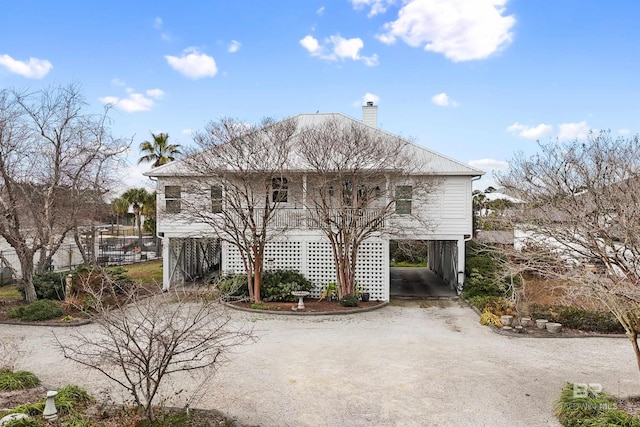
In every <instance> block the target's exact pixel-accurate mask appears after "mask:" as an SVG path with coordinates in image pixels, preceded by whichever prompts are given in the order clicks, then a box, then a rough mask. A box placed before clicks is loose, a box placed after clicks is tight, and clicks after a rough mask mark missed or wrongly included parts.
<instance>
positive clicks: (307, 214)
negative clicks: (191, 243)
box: [230, 208, 385, 230]
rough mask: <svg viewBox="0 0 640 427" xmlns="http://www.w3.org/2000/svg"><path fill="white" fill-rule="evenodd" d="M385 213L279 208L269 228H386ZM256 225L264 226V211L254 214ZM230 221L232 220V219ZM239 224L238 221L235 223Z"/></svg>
mask: <svg viewBox="0 0 640 427" xmlns="http://www.w3.org/2000/svg"><path fill="white" fill-rule="evenodd" d="M384 217H385V214H384V211H383V210H382V209H373V208H365V209H362V208H353V209H352V208H336V209H330V210H328V211H324V212H323V211H311V210H308V209H302V208H278V209H276V210H275V211H274V212H273V213H272V216H271V218H270V220H269V223H268V228H274V229H280V230H285V229H300V230H318V229H320V228H323V227H324V224H327V223H330V224H332V226H333V227H342V228H344V227H351V228H361V227H376V228H384V225H385V221H384ZM254 219H255V223H256V225H257V226H258V227H261V226H262V220H263V218H262V211H260V210H257V211H256V212H255V213H254ZM230 220H232V219H231V218H230ZM234 222H235V223H237V224H239V223H240V221H239V218H238V221H234Z"/></svg>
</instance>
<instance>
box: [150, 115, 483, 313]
mask: <svg viewBox="0 0 640 427" xmlns="http://www.w3.org/2000/svg"><path fill="white" fill-rule="evenodd" d="M293 119H295V120H296V123H297V126H298V127H303V126H304V127H305V128H310V127H314V126H322V124H323V123H324V122H325V121H327V120H334V121H340V122H344V123H345V124H347V125H352V124H354V123H356V124H358V126H362V127H364V128H366V130H367V131H371V132H378V133H380V135H385V136H389V137H393V138H399V137H397V136H395V135H391V134H389V133H387V132H385V131H383V130H380V129H377V106H374V105H373V104H372V103H368V105H365V106H363V121H362V122H361V121H359V120H357V119H354V118H351V117H348V116H346V115H343V114H339V113H329V114H327V113H316V114H300V115H298V116H295V117H294V118H293ZM404 142H405V143H406V144H405V147H406V150H408V152H407V153H408V154H409V155H410V156H411V157H412V158H413V159H414V160H416V161H417V162H418V163H419V165H420V167H418V168H417V169H416V170H415V172H413V174H414V175H415V177H416V178H415V179H417V177H418V176H430V177H437V182H438V185H437V187H436V188H434V189H432V190H433V191H430V192H429V195H428V197H422V196H420V194H422V193H421V192H419V191H415V189H414V191H413V192H412V191H411V190H412V186H411V176H410V177H408V178H407V177H404V178H403V181H402V182H393V178H389V175H385V176H386V183H384V184H382V185H380V186H381V187H383V188H382V191H384V190H385V189H387V190H388V194H395V195H396V198H395V199H394V200H393V203H394V206H395V207H394V208H395V214H394V215H393V216H391V217H389V218H387V220H385V222H384V224H383V225H382V226H381V230H380V232H379V233H377V234H376V235H374V236H372V237H370V238H368V239H367V240H366V241H365V242H364V243H363V244H362V245H361V247H360V251H359V254H358V258H357V273H356V279H357V281H358V284H359V285H360V286H364V287H365V288H366V290H367V291H368V292H369V293H370V294H371V298H372V299H378V300H388V299H389V241H390V240H427V241H429V253H428V260H429V267H430V268H431V269H432V270H433V271H435V272H436V273H437V274H438V275H439V276H441V277H442V278H443V279H444V280H445V282H447V283H448V284H449V285H450V286H451V287H452V288H454V289H457V290H458V291H460V290H461V289H462V286H463V281H464V259H465V241H467V240H469V239H470V238H471V234H472V202H471V194H472V190H471V182H472V180H473V178H474V177H478V176H480V175H482V174H483V172H482V171H480V170H478V169H475V168H472V167H470V166H468V165H466V164H464V163H462V162H459V161H457V160H453V159H451V158H448V157H446V156H443V155H441V154H438V153H435V152H433V151H431V150H428V149H426V148H424V147H421V146H418V145H416V144H413V143H410V142H408V141H404ZM200 155H201V156H204V155H206V154H204V153H201V154H200ZM181 162H182V161H176V162H171V163H169V164H166V165H164V166H161V167H158V168H156V169H153V170H152V171H150V172H148V173H147V174H146V175H148V176H150V177H153V178H154V179H155V180H156V181H157V194H158V199H157V203H158V210H157V231H158V235H159V236H160V237H162V239H163V245H162V246H163V251H164V253H163V259H164V264H163V271H164V274H163V281H164V286H165V287H168V286H170V285H171V284H175V283H181V282H184V281H187V280H191V279H193V278H195V277H199V276H206V275H207V274H208V273H209V272H210V271H211V270H215V269H219V270H221V271H223V272H230V271H233V272H237V273H242V272H244V267H243V263H242V260H241V258H240V253H239V251H238V249H237V248H236V247H234V246H232V245H230V244H228V243H225V242H223V243H219V240H218V239H217V238H216V235H215V233H214V232H213V229H212V227H211V226H210V225H207V224H204V223H199V222H198V221H195V220H190V219H189V217H188V216H187V217H185V216H184V215H182V216H178V215H177V214H178V213H179V212H180V210H181V207H180V206H181V201H183V200H186V199H187V198H189V195H188V192H189V188H188V186H185V185H184V184H183V182H184V179H185V178H184V177H185V176H186V175H185V173H184V170H185V169H184V164H183V163H182V164H181ZM292 163H295V161H294V162H292ZM311 175H312V174H311V173H310V172H309V171H308V170H305V169H304V167H302V166H300V165H299V164H297V165H296V166H295V167H291V168H290V170H289V171H285V173H284V175H283V176H286V179H285V178H277V182H275V184H274V183H273V182H274V181H272V185H275V186H277V188H273V189H272V190H273V192H274V194H275V193H278V195H277V197H280V198H283V197H284V199H283V202H282V203H280V205H279V207H278V212H277V213H276V222H278V223H279V224H282V223H286V224H287V225H288V227H287V229H286V231H285V232H283V233H280V234H279V235H278V236H276V237H275V238H274V240H273V241H270V242H269V243H268V244H267V247H266V249H265V254H264V260H265V266H266V268H267V269H294V270H297V271H300V272H301V273H303V274H304V275H305V276H306V277H307V278H308V279H309V280H311V281H312V282H313V283H314V284H315V285H316V288H317V289H316V292H314V293H313V294H312V295H316V296H319V292H320V287H321V286H323V285H325V284H326V283H328V282H330V281H335V267H334V261H333V258H332V251H331V246H330V244H329V242H328V241H327V237H326V236H325V235H324V234H323V233H322V231H321V230H319V229H318V228H317V227H314V226H313V224H312V222H310V221H308V220H305V216H306V214H308V212H309V211H308V209H310V207H309V203H306V201H307V191H308V188H311V187H312V185H313V182H312V181H313V177H312V176H311ZM414 175H412V176H414ZM203 179H204V178H203ZM372 185H376V184H375V183H373V184H372ZM218 187H219V186H217V187H216V186H212V187H211V192H210V196H211V201H212V204H213V207H212V209H213V212H216V211H221V210H224V209H225V200H224V194H223V191H222V189H220V188H218ZM377 188H378V187H376V189H377ZM352 191H353V192H354V193H355V192H356V189H353V190H352ZM283 193H284V194H283ZM273 197H276V196H275V195H274V196H273ZM210 205H211V204H210ZM372 209H375V207H374V208H372ZM370 213H371V214H375V212H373V211H370V212H367V210H366V209H358V215H359V216H360V217H361V218H366V217H367V215H369V214H370ZM418 216H421V217H422V218H424V217H427V219H428V221H417V220H416V218H417V217H418ZM427 223H428V224H429V225H428V226H427V225H424V224H427Z"/></svg>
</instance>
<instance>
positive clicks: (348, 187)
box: [342, 181, 353, 206]
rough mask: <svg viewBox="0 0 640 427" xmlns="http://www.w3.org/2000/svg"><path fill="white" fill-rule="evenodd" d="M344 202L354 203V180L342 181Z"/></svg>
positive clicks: (345, 203) (347, 204) (346, 204)
mask: <svg viewBox="0 0 640 427" xmlns="http://www.w3.org/2000/svg"><path fill="white" fill-rule="evenodd" d="M342 204H343V206H351V205H352V204H353V182H351V181H344V182H343V183H342Z"/></svg>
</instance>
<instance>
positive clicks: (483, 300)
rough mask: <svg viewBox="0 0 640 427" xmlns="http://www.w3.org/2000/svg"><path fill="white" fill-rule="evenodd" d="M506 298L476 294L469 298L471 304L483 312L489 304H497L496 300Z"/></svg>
mask: <svg viewBox="0 0 640 427" xmlns="http://www.w3.org/2000/svg"><path fill="white" fill-rule="evenodd" d="M499 299H504V298H502V297H498V296H495V295H476V296H472V297H471V298H468V300H467V301H469V304H471V305H472V306H474V307H475V308H477V309H478V310H480V311H481V312H482V311H484V309H485V308H487V306H488V305H493V304H495V301H496V300H499Z"/></svg>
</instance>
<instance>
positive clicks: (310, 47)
mask: <svg viewBox="0 0 640 427" xmlns="http://www.w3.org/2000/svg"><path fill="white" fill-rule="evenodd" d="M300 44H301V45H302V47H304V48H305V49H307V51H308V52H309V53H310V54H311V55H313V56H316V53H317V52H319V51H320V45H319V44H318V40H317V39H315V38H314V37H313V36H305V38H303V39H302V40H300Z"/></svg>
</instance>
